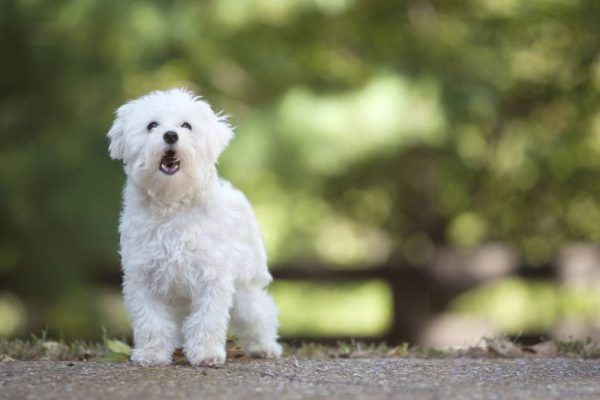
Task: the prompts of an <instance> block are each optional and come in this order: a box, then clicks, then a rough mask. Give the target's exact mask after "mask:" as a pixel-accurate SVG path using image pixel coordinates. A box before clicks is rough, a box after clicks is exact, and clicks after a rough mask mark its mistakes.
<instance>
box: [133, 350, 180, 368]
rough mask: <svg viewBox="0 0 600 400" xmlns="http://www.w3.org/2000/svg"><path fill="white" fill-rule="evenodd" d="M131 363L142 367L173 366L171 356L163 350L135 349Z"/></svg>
mask: <svg viewBox="0 0 600 400" xmlns="http://www.w3.org/2000/svg"><path fill="white" fill-rule="evenodd" d="M131 362H132V363H133V364H135V365H139V366H141V367H152V366H159V365H169V364H171V354H170V353H169V352H165V351H163V350H155V349H143V348H142V349H134V350H133V351H132V352H131Z"/></svg>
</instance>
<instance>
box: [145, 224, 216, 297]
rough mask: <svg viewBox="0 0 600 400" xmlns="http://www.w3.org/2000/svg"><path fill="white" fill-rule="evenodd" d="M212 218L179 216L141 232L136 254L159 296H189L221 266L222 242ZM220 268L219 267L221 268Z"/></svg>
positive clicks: (149, 225) (149, 226)
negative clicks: (171, 294) (169, 294)
mask: <svg viewBox="0 0 600 400" xmlns="http://www.w3.org/2000/svg"><path fill="white" fill-rule="evenodd" d="M212 225H213V223H212V222H211V220H210V219H206V218H203V216H202V215H187V216H176V217H173V218H168V219H163V220H159V221H156V222H155V223H151V224H148V225H147V226H146V229H142V230H140V231H138V233H139V235H140V236H139V237H138V240H136V242H138V244H139V247H138V249H137V250H136V253H138V255H140V256H141V257H143V258H144V260H143V262H142V265H144V267H143V268H144V269H146V276H147V279H148V281H149V284H150V285H151V286H152V287H153V288H154V289H155V290H156V291H157V292H160V293H173V292H176V293H177V294H186V293H188V292H189V290H191V289H193V288H194V287H195V286H196V285H197V284H198V282H200V281H201V280H204V279H207V278H210V276H211V275H212V274H214V268H215V264H219V263H222V262H223V260H219V258H220V257H223V255H224V254H225V253H226V252H224V251H223V249H222V247H223V243H224V242H223V240H222V238H220V237H219V235H218V232H217V231H215V230H214V229H213V226H212ZM219 266H220V265H219Z"/></svg>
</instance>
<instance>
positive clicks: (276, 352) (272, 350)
mask: <svg viewBox="0 0 600 400" xmlns="http://www.w3.org/2000/svg"><path fill="white" fill-rule="evenodd" d="M245 350H246V353H248V355H249V356H250V357H254V358H279V357H281V353H283V349H282V348H281V345H280V344H279V343H277V342H274V341H273V342H267V343H254V344H250V345H248V346H246V349H245Z"/></svg>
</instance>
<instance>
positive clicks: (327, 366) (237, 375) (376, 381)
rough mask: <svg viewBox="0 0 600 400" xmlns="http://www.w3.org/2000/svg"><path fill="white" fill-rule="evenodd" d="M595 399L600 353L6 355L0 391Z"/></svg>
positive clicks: (108, 395)
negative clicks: (117, 360)
mask: <svg viewBox="0 0 600 400" xmlns="http://www.w3.org/2000/svg"><path fill="white" fill-rule="evenodd" d="M188 398H189V399H193V398H197V399H200V398H202V399H211V400H219V399H387V398H396V399H449V398H456V399H544V400H548V399H599V398H600V360H576V359H560V358H555V359H514V360H504V359H402V358H397V359H354V360H351V359H336V360H333V359H332V360H323V359H321V360H319V359H296V358H285V359H281V360H276V361H244V360H233V361H230V362H229V363H228V364H227V366H225V367H222V368H218V369H209V368H198V369H195V368H192V367H190V366H188V365H175V366H171V367H161V368H147V369H144V368H137V367H134V366H132V365H130V364H128V363H122V364H110V363H95V362H87V363H86V362H51V361H30V362H16V361H15V362H3V363H0V399H67V400H68V399H110V400H116V399H188Z"/></svg>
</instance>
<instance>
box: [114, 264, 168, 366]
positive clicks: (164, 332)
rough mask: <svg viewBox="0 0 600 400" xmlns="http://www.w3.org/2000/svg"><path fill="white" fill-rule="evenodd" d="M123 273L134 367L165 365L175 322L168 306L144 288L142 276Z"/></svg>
mask: <svg viewBox="0 0 600 400" xmlns="http://www.w3.org/2000/svg"><path fill="white" fill-rule="evenodd" d="M132 275H133V274H127V273H125V281H124V285H123V292H124V298H125V308H126V309H127V312H128V314H129V317H130V318H131V322H132V325H133V342H134V349H133V352H132V353H131V361H132V362H133V363H134V364H136V365H142V366H152V365H168V364H170V363H171V357H172V355H173V350H174V349H175V342H176V338H177V334H178V333H177V323H176V321H175V320H174V317H173V313H172V312H171V310H170V309H169V307H168V306H167V305H166V304H165V303H164V302H162V301H160V300H159V299H158V298H157V297H156V296H155V295H154V294H153V293H152V291H150V290H149V288H148V287H147V286H146V284H145V282H144V280H143V278H142V277H138V276H132Z"/></svg>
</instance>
